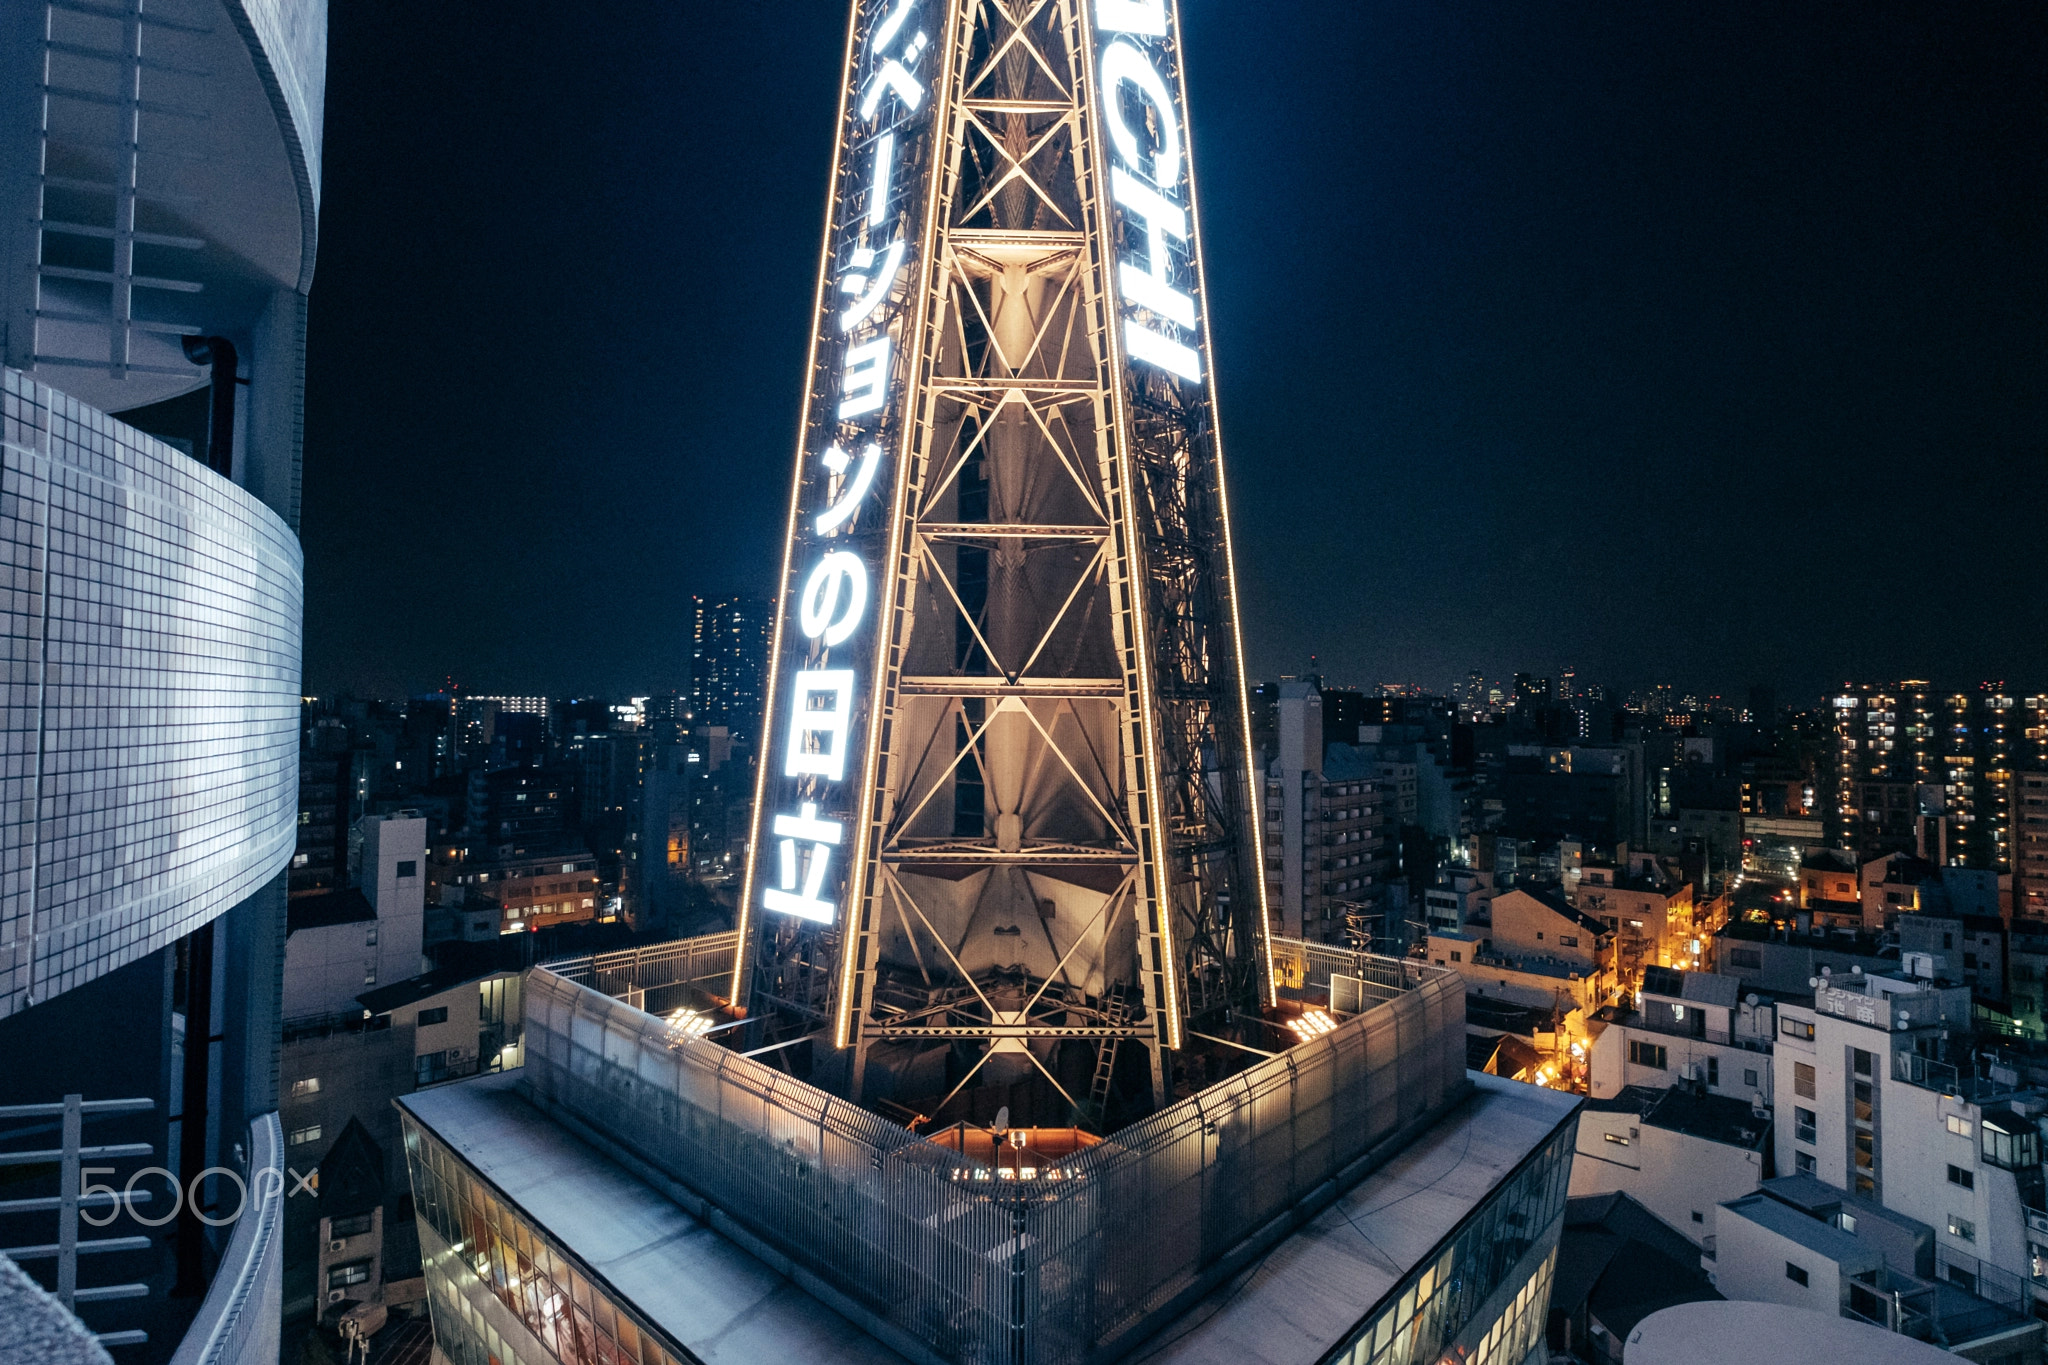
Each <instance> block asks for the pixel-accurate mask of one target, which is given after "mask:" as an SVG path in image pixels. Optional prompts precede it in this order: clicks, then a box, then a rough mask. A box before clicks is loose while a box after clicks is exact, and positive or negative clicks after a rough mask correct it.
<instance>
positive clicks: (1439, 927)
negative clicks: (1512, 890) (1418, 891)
mask: <svg viewBox="0 0 2048 1365" xmlns="http://www.w3.org/2000/svg"><path fill="white" fill-rule="evenodd" d="M1492 903H1493V874H1491V873H1488V872H1479V871H1475V870H1474V869H1472V868H1469V867H1446V868H1443V869H1441V870H1439V871H1438V873H1437V875H1436V885H1435V886H1433V887H1431V888H1430V889H1429V890H1428V891H1425V892H1424V893H1423V896H1422V908H1423V918H1424V922H1425V925H1424V927H1425V928H1426V929H1427V930H1428V932H1430V933H1432V934H1443V933H1449V934H1457V933H1463V932H1464V931H1465V930H1466V929H1467V928H1468V927H1469V926H1471V925H1473V924H1475V923H1490V922H1491V919H1490V915H1489V913H1488V907H1489V906H1491V905H1492Z"/></svg>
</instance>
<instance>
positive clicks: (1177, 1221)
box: [525, 950, 1465, 1365]
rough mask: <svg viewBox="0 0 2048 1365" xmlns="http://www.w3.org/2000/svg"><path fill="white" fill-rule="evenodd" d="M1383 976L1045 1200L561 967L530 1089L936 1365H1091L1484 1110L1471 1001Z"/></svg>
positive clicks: (533, 1054) (1159, 1117)
mask: <svg viewBox="0 0 2048 1365" xmlns="http://www.w3.org/2000/svg"><path fill="white" fill-rule="evenodd" d="M1340 952H1341V950H1340ZM1365 956H1366V955H1364V954H1342V957H1343V958H1344V961H1343V962H1342V963H1339V964H1337V965H1338V966H1339V967H1342V966H1350V967H1352V968H1353V969H1356V968H1358V967H1360V966H1371V969H1372V971H1373V972H1375V973H1377V975H1378V977H1379V978H1381V979H1383V980H1385V979H1399V980H1401V981H1403V982H1407V983H1409V988H1408V989H1406V990H1405V991H1403V992H1402V993H1401V994H1400V995H1398V996H1397V997H1395V998H1393V999H1389V1000H1387V1001H1385V1002H1383V1003H1380V1004H1378V1005H1375V1006H1373V1007H1372V1008H1371V1009H1369V1010H1367V1011H1366V1012H1365V1013H1363V1014H1359V1015H1357V1016H1355V1017H1353V1018H1351V1019H1348V1020H1346V1021H1344V1022H1343V1023H1342V1024H1341V1025H1340V1026H1339V1027H1338V1028H1337V1029H1336V1030H1334V1031H1333V1032H1330V1033H1327V1034H1324V1035H1322V1036H1320V1037H1318V1038H1316V1039H1314V1040H1312V1041H1309V1042H1306V1043H1302V1044H1300V1045H1298V1046H1295V1047H1293V1048H1290V1049H1289V1050H1288V1051H1286V1052H1284V1053H1281V1054H1279V1055H1278V1056H1275V1057H1271V1058H1268V1059H1267V1060H1265V1061H1262V1062H1260V1063H1258V1064H1256V1065H1254V1066H1252V1067H1251V1068H1249V1069H1248V1070H1246V1071H1242V1072H1240V1073H1238V1074H1236V1075H1234V1076H1231V1077H1230V1078H1228V1079H1227V1080H1224V1081H1222V1082H1219V1083H1218V1084H1216V1085H1214V1086H1212V1087H1210V1088H1209V1089H1207V1090H1205V1091H1202V1092H1201V1093H1199V1094H1197V1095H1194V1096H1192V1097H1190V1098H1188V1099H1186V1100H1183V1101H1181V1102H1179V1103H1177V1104H1175V1105H1173V1106H1171V1107H1169V1108H1167V1109H1165V1110H1162V1111H1160V1112H1159V1113H1157V1114H1154V1115H1153V1116H1151V1117H1150V1118H1148V1119H1146V1120H1144V1121H1143V1122H1141V1123H1138V1124H1135V1125H1133V1126H1132V1127H1130V1128H1127V1129H1125V1130H1123V1131H1122V1132H1119V1133H1116V1134H1114V1135H1112V1136H1111V1137H1110V1138H1109V1139H1107V1140H1106V1141H1105V1142H1103V1143H1102V1145H1100V1146H1098V1147H1095V1148H1092V1149H1089V1150H1088V1151H1086V1152H1085V1153H1082V1154H1080V1155H1078V1156H1076V1157H1074V1158H1072V1159H1071V1160H1067V1161H1064V1162H1063V1163H1062V1164H1061V1165H1059V1166H1058V1167H1055V1168H1049V1169H1047V1170H1045V1171H1041V1172H1040V1175H1039V1177H1038V1178H1036V1179H1032V1180H1003V1179H999V1178H996V1177H995V1176H994V1175H993V1174H992V1173H991V1172H989V1171H987V1170H986V1169H984V1168H980V1167H978V1166H977V1165H976V1164H975V1163H973V1162H971V1161H968V1160H964V1159H963V1158H962V1157H961V1156H960V1155H959V1154H958V1153H956V1152H953V1151H950V1150H948V1149H946V1148H943V1147H939V1146H937V1145H935V1144H933V1143H930V1142H926V1141H924V1140H923V1139H921V1138H919V1137H917V1136H915V1135H914V1134H912V1133H910V1132H908V1131H906V1130H904V1129H902V1128H900V1127H897V1126H896V1125H895V1124H892V1123H889V1122H887V1121H886V1120H883V1119H881V1118H878V1117H876V1116H875V1115H873V1114H871V1113H869V1112H867V1111H866V1110H864V1109H862V1108H860V1107H859V1106H857V1105H854V1104H851V1103H848V1102H847V1101H844V1100H841V1099H838V1098H836V1097H834V1096H832V1095H829V1094H827V1093H825V1092H824V1091H821V1090H818V1089H816V1088H815V1087H812V1086H809V1085H806V1084H804V1083H802V1082H800V1081H797V1080H794V1079H793V1078H791V1077H789V1076H787V1075H784V1074H783V1073H781V1072H779V1071H776V1070H774V1069H772V1068H770V1067H768V1066H765V1065H762V1064H761V1063H759V1062H756V1061H753V1060H750V1059H748V1058H746V1057H742V1056H740V1055H738V1054H736V1053H733V1052H730V1051H728V1050H726V1049H725V1048H722V1047H720V1046H718V1045H717V1044H716V1043H715V1042H709V1041H704V1040H698V1039H690V1038H686V1037H681V1036H677V1035H675V1034H674V1033H673V1032H672V1031H671V1030H670V1029H669V1028H668V1027H667V1026H666V1025H665V1024H664V1023H663V1022H662V1021H661V1020H659V1019H656V1018H652V1017H650V1016H649V1015H648V1014H646V1013H645V1012H643V1011H640V1010H636V1009H634V1008H632V1007H631V1006H629V1005H627V1004H625V1003H624V1002H622V1001H619V1000H615V999H610V998H608V997H607V996H606V995H605V994H603V993H601V992H600V991H599V990H596V989H592V988H590V987H589V986H586V985H582V984H579V983H578V982H575V981H572V980H570V979H568V978H567V977H566V976H564V975H562V974H560V973H559V972H556V971H555V970H553V969H539V970H536V971H535V972H534V973H533V974H532V975H531V976H530V977H529V978H528V982H527V990H526V1040H527V1053H526V1068H525V1072H526V1080H527V1085H528V1086H529V1088H530V1090H531V1092H532V1094H533V1095H534V1097H535V1098H536V1099H537V1100H539V1101H541V1102H542V1103H544V1104H547V1105H550V1106H554V1107H557V1108H559V1109H560V1110H563V1111H566V1112H567V1113H569V1114H571V1115H573V1116H574V1117H576V1118H578V1119H580V1120H581V1121H582V1122H584V1123H587V1124H588V1125H590V1126H591V1127H592V1128H594V1129H596V1130H598V1131H599V1132H602V1133H604V1134H606V1135H608V1136H609V1137H611V1138H612V1139H614V1140H616V1141H617V1142H619V1143H620V1144H622V1145H623V1146H624V1147H626V1148H627V1149H628V1150H630V1151H632V1152H633V1153H635V1154H636V1155H638V1156H639V1157H640V1158H642V1159H644V1160H645V1161H647V1162H648V1164H650V1165H651V1166H653V1167H654V1168H656V1169H657V1170H660V1171H663V1172H666V1173H668V1174H669V1175H670V1176H671V1177H672V1178H674V1179H675V1180H677V1181H678V1182H680V1183H682V1184H683V1185H685V1186H687V1187H689V1188H690V1189H691V1190H693V1191H695V1192H696V1193H697V1194H699V1195H701V1196H702V1197H703V1198H704V1199H705V1200H706V1201H707V1202H708V1203H710V1204H712V1205H715V1206H717V1207H718V1208H719V1209H720V1210H722V1211H723V1212H724V1213H725V1214H727V1215H728V1216H730V1217H732V1218H734V1219H735V1220H737V1221H738V1222H739V1223H741V1224H742V1225H744V1226H745V1227H747V1228H749V1229H750V1230H752V1231H753V1232H754V1233H755V1234H756V1235H758V1236H760V1237H761V1238H762V1239H763V1240H764V1241H766V1242H767V1243H768V1244H769V1245H771V1246H773V1247H775V1248H776V1249H777V1250H778V1251H780V1252H781V1253H783V1254H784V1255H787V1256H789V1257H790V1258H791V1259H792V1260H793V1261H796V1262H797V1263H799V1264H801V1265H803V1266H805V1267H806V1268H807V1269H809V1270H811V1271H813V1272H815V1273H816V1274H818V1275H819V1276H820V1277H822V1278H823V1279H825V1280H826V1281H827V1282H829V1283H831V1284H832V1285H834V1286H835V1287H836V1288H838V1289H839V1290H840V1291H842V1292H843V1293H845V1294H847V1295H849V1296H850V1297H851V1298H853V1299H854V1300H855V1301H857V1302H858V1303H860V1304H862V1305H864V1306H865V1307H866V1308H867V1309H868V1311H869V1312H871V1313H872V1314H873V1315H874V1316H875V1317H876V1318H878V1319H880V1320H882V1321H883V1322H886V1323H887V1324H889V1325H890V1326H892V1327H893V1328H895V1329H896V1330H897V1331H899V1332H901V1333H903V1334H905V1335H907V1336H908V1337H910V1338H913V1339H915V1340H916V1341H918V1342H920V1343H922V1344H923V1345H924V1346H925V1347H927V1348H929V1349H930V1350H932V1351H934V1352H936V1353H937V1354H939V1355H941V1356H944V1357H946V1358H948V1359H950V1360H954V1361H959V1362H963V1363H965V1362H973V1363H975V1365H980V1363H982V1362H987V1365H1027V1363H1029V1365H1041V1363H1042V1365H1081V1363H1082V1362H1086V1361H1089V1360H1095V1359H1105V1358H1109V1357H1112V1356H1114V1355H1115V1354H1117V1352H1118V1351H1119V1350H1121V1349H1123V1348H1124V1347H1125V1346H1127V1345H1128V1344H1129V1343H1130V1341H1131V1340H1132V1338H1133V1335H1134V1334H1135V1333H1137V1332H1140V1331H1142V1330H1145V1329H1147V1328H1149V1327H1150V1326H1152V1325H1153V1324H1152V1319H1153V1317H1154V1315H1156V1314H1158V1313H1160V1312H1162V1311H1164V1310H1167V1309H1169V1308H1172V1307H1177V1306H1178V1304H1179V1303H1180V1302H1181V1301H1182V1299H1183V1296H1185V1295H1189V1294H1192V1293H1195V1292H1198V1291H1200V1290H1201V1289H1202V1288H1203V1287H1204V1286H1205V1285H1206V1284H1207V1283H1208V1282H1209V1281H1210V1280H1211V1279H1212V1278H1213V1277H1214V1276H1215V1275H1217V1274H1219V1273H1221V1272H1222V1270H1223V1268H1224V1266H1225V1257H1226V1256H1227V1255H1228V1253H1230V1252H1232V1251H1233V1249H1237V1248H1240V1247H1242V1246H1243V1245H1244V1244H1245V1243H1246V1242H1247V1239H1250V1238H1253V1237H1254V1236H1257V1235H1262V1234H1263V1235H1268V1236H1272V1235H1277V1230H1276V1227H1275V1223H1274V1220H1275V1218H1276V1216H1277V1215H1279V1214H1282V1213H1283V1212H1285V1211H1287V1210H1288V1209H1290V1208H1291V1207H1293V1206H1295V1205H1297V1204H1301V1203H1303V1201H1305V1200H1308V1199H1310V1197H1311V1196H1322V1195H1326V1194H1330V1193H1334V1189H1333V1188H1332V1187H1331V1186H1330V1184H1329V1182H1330V1181H1331V1180H1332V1179H1333V1177H1335V1176H1337V1175H1338V1174H1339V1173H1340V1172H1342V1171H1343V1170H1344V1168H1345V1167H1346V1166H1348V1165H1351V1164H1352V1163H1354V1162H1356V1161H1358V1160H1359V1158H1361V1157H1363V1156H1365V1155H1366V1154H1367V1153H1369V1152H1370V1151H1371V1149H1372V1148H1373V1147H1374V1146H1375V1145H1376V1144H1378V1143H1380V1142H1381V1141H1383V1140H1384V1139H1386V1138H1387V1137H1389V1136H1391V1135H1392V1134H1394V1133H1395V1132H1397V1131H1398V1130H1400V1129H1401V1128H1402V1127H1403V1126H1404V1125H1407V1124H1409V1123H1411V1122H1413V1121H1415V1120H1418V1119H1422V1118H1424V1117H1426V1116H1427V1115H1429V1114H1431V1113H1433V1112H1436V1111H1437V1110H1439V1109H1441V1108H1443V1107H1444V1106H1446V1105H1447V1104H1449V1103H1450V1102H1452V1101H1454V1100H1455V1099H1456V1098H1458V1097H1459V1096H1460V1095H1461V1094H1462V1093H1463V1086H1464V1083H1465V1082H1464V1057H1465V1030H1464V990H1463V985H1462V982H1461V981H1460V980H1459V978H1458V977H1456V976H1454V975H1452V974H1450V973H1447V972H1439V971H1436V970H1434V969H1430V968H1427V967H1420V966H1419V965H1413V964H1407V963H1402V962H1399V961H1396V960H1391V959H1373V960H1370V961H1368V962H1366V963H1361V962H1360V961H1359V959H1361V958H1365ZM1390 961H1391V962H1392V964H1393V965H1392V967H1391V968H1388V967H1386V966H1385V965H1384V964H1386V963H1388V962H1390ZM1374 963H1377V964H1381V965H1373V964H1374ZM1329 970H1330V968H1329V967H1327V966H1326V967H1325V968H1324V971H1325V976H1326V977H1327V973H1328V971H1329ZM1397 972H1398V977H1396V976H1395V973H1397ZM1346 974H1349V973H1346ZM589 975H590V978H591V979H596V978H597V977H598V976H599V975H600V971H599V969H597V968H596V967H595V966H594V965H593V966H592V968H591V969H590V972H589ZM1283 1226H1284V1225H1283Z"/></svg>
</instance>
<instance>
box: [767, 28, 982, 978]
mask: <svg viewBox="0 0 2048 1365" xmlns="http://www.w3.org/2000/svg"><path fill="white" fill-rule="evenodd" d="M927 8H931V9H933V10H938V11H943V8H944V0H874V2H873V3H866V4H862V5H860V6H858V7H857V10H856V14H855V19H854V25H853V30H852V33H851V34H850V37H849V51H848V54H847V56H848V62H849V69H848V79H847V81H846V83H845V89H844V93H843V96H842V101H841V109H840V131H839V150H838V157H837V165H836V170H835V184H834V187H833V204H834V209H833V216H832V220H831V222H830V224H829V226H828V228H827V233H826V242H825V258H824V262H823V265H822V272H821V278H820V281H819V298H818V309H817V316H816V320H815V328H814V331H813V334H812V339H811V386H810V393H809V397H808V399H807V402H806V412H805V422H804V431H803V446H802V448H801V450H800V451H799V456H798V468H797V478H796V490H795V494H794V503H793V506H792V509H791V525H790V537H789V547H788V552H787V559H786V561H785V564H784V570H783V583H782V609H781V612H780V613H779V616H778V622H777V627H776V636H775V643H774V653H775V657H774V660H773V664H772V668H771V677H772V679H773V684H772V689H771V695H770V699H769V709H768V717H767V726H766V728H765V731H764V739H763V753H762V756H761V765H762V768H761V780H760V785H759V789H758V790H759V798H760V799H759V803H758V806H757V809H756V811H755V815H754V838H753V840H752V842H751V844H750V845H749V848H748V855H747V856H748V869H747V884H746V893H745V894H746V904H745V906H744V907H743V909H742V919H741V930H742V934H741V937H742V940H743V942H745V941H747V940H748V939H749V938H750V936H751V934H752V932H753V925H752V923H751V922H752V921H753V920H754V917H755V916H757V915H769V916H788V917H794V918H795V919H797V920H803V921H808V922H811V923H815V924H821V925H828V926H830V925H836V924H838V923H839V921H840V918H841V916H842V914H843V912H844V909H845V904H844V902H845V896H846V884H847V867H848V861H849V857H850V855H851V853H852V851H853V847H854V843H855V831H854V828H853V825H854V821H855V819H856V818H857V814H858V806H859V792H860V789H861V779H862V772H861V768H862V761H861V754H862V752H863V746H864V743H865V740H866V728H867V717H868V713H869V710H870V702H871V700H872V692H873V686H874V672H875V657H876V648H877V641H876V639H875V635H876V631H875V617H876V608H877V605H878V597H879V594H878V593H877V592H876V590H875V587H876V579H877V577H878V575H879V574H881V573H882V572H883V571H884V569H883V562H882V561H883V559H884V556H885V552H886V548H887V546H886V540H887V530H888V528H887V521H888V510H889V508H888V502H889V497H890V495H891V493H892V491H893V490H894V487H895V482H896V481H895V477H894V474H895V471H894V463H895V459H896V456H897V448H898V446H899V445H900V443H901V439H902V419H901V413H902V407H903V404H902V398H903V394H902V392H901V390H902V388H903V387H904V379H903V374H904V372H905V370H906V368H907V367H906V366H905V364H904V363H903V361H904V350H905V347H904V344H903V337H904V333H905V326H906V315H907V314H908V312H909V309H908V308H907V306H906V305H907V303H908V301H909V299H910V297H911V295H912V293H913V288H914V282H915V280H916V279H917V277H918V275H919V269H920V266H921V264H922V262H920V261H919V260H918V256H919V254H920V247H921V245H922V243H921V241H920V240H919V234H921V233H922V232H923V231H924V227H925V224H924V217H925V213H924V208H925V203H924V201H925V198H926V197H927V187H928V183H929V174H930V163H931V156H932V150H931V142H932V118H931V107H932V99H931V86H932V72H931V69H930V68H931V67H932V66H933V64H934V61H935V54H934V53H933V51H932V39H931V33H930V25H931V24H932V23H933V22H936V20H935V19H930V18H927V16H926V15H925V13H924V11H925V10H926V9H927ZM939 17H943V16H942V15H941V16H939ZM743 951H744V950H743ZM744 969H745V968H744V963H743V965H742V970H744ZM737 981H738V978H736V984H737ZM743 993H744V988H743V987H741V988H740V989H738V990H736V994H743Z"/></svg>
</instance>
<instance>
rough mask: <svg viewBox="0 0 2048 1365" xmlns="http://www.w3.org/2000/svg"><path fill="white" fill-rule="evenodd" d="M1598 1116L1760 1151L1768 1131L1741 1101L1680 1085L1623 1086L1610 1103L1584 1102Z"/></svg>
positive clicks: (1764, 1121) (1767, 1125)
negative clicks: (1630, 1116)
mask: <svg viewBox="0 0 2048 1365" xmlns="http://www.w3.org/2000/svg"><path fill="white" fill-rule="evenodd" d="M1586 1108H1588V1109H1591V1110H1594V1111H1595V1112H1598V1113H1609V1114H1619V1113H1635V1114H1640V1115H1641V1116H1642V1120H1643V1122H1644V1123H1645V1124H1647V1125H1648V1126H1650V1127H1652V1128H1663V1129H1667V1130H1669V1131H1671V1132H1674V1133H1684V1134H1685V1135H1686V1136H1688V1137H1696V1138H1704V1139H1706V1140H1707V1141H1709V1142H1720V1143H1725V1144H1726V1145H1728V1146H1730V1147H1741V1148H1744V1149H1746V1150H1749V1151H1760V1150H1762V1148H1763V1144H1764V1137H1765V1135H1766V1134H1767V1133H1768V1132H1769V1131H1770V1127H1771V1121H1770V1119H1769V1118H1759V1117H1758V1116H1757V1114H1756V1113H1755V1111H1754V1110H1752V1109H1751V1108H1750V1106H1749V1105H1748V1104H1746V1103H1744V1102H1743V1101H1742V1100H1738V1099H1731V1098H1729V1097H1728V1096H1726V1095H1706V1094H1697V1093H1695V1092H1694V1091H1692V1090H1690V1089H1688V1088H1687V1087H1686V1086H1683V1085H1674V1086H1671V1087H1669V1088H1668V1089H1667V1088H1660V1087H1656V1086H1647V1085H1626V1086H1623V1087H1622V1088H1621V1090H1620V1091H1619V1092H1618V1093H1616V1094H1615V1095H1614V1096H1613V1097H1612V1098H1610V1099H1604V1100H1587V1101H1586Z"/></svg>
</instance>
